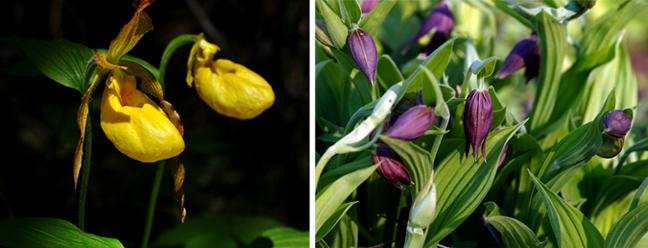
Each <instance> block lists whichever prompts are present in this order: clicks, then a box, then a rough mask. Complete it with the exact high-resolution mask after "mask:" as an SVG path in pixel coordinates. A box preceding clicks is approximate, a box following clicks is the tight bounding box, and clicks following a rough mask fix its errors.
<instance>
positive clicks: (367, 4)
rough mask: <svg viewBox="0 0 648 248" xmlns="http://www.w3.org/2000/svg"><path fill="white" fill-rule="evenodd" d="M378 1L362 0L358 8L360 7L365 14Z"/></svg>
mask: <svg viewBox="0 0 648 248" xmlns="http://www.w3.org/2000/svg"><path fill="white" fill-rule="evenodd" d="M378 3H380V1H379V0H364V1H362V6H361V7H360V9H362V14H366V13H369V12H371V10H373V8H375V7H376V5H378Z"/></svg>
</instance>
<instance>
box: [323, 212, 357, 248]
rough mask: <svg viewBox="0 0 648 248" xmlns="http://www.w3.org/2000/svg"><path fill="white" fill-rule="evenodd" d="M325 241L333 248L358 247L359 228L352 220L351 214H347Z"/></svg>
mask: <svg viewBox="0 0 648 248" xmlns="http://www.w3.org/2000/svg"><path fill="white" fill-rule="evenodd" d="M325 240H326V242H327V243H328V244H329V245H330V246H331V247H332V248H345V247H357V246H358V226H357V225H356V224H355V222H353V220H351V217H349V214H346V215H344V216H342V218H341V219H340V222H339V224H338V225H337V226H335V228H334V229H333V230H331V232H330V233H329V235H327V236H326V239H325Z"/></svg>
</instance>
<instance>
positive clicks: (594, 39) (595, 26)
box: [578, 0, 648, 58]
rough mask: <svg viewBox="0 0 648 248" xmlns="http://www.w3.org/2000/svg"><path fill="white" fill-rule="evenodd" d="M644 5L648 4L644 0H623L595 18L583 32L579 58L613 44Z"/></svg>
mask: <svg viewBox="0 0 648 248" xmlns="http://www.w3.org/2000/svg"><path fill="white" fill-rule="evenodd" d="M646 7H648V4H647V3H645V2H638V1H634V0H630V1H625V2H623V3H621V4H619V8H618V9H616V11H609V12H608V13H606V14H605V15H603V16H601V17H598V18H596V19H595V21H594V22H592V23H591V24H590V25H588V26H587V28H586V29H585V31H584V32H583V33H584V34H585V35H584V36H583V39H582V41H581V42H580V50H579V52H578V57H579V58H581V57H584V56H585V55H588V54H591V53H594V52H596V51H599V50H601V49H605V48H607V47H611V46H612V45H614V43H615V42H616V40H617V39H618V35H619V33H620V32H621V31H622V30H623V29H624V28H625V26H626V25H627V24H628V23H629V22H630V21H631V20H632V19H634V18H635V17H636V16H637V15H638V14H640V13H642V12H643V11H644V9H645V8H646Z"/></svg>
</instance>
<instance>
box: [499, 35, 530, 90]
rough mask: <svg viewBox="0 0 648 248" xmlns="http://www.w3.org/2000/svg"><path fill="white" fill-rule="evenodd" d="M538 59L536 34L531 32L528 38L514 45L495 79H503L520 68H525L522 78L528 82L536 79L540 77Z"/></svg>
mask: <svg viewBox="0 0 648 248" xmlns="http://www.w3.org/2000/svg"><path fill="white" fill-rule="evenodd" d="M540 57H541V54H540V44H539V43H538V34H537V33H536V32H533V33H532V34H531V36H530V37H529V38H526V39H524V40H521V41H520V42H518V43H517V44H515V46H514V47H513V50H511V53H509V55H508V56H507V57H506V59H505V60H504V62H503V63H502V67H500V69H499V71H497V74H496V75H495V77H497V78H503V77H506V76H508V75H511V74H513V73H514V72H516V71H518V70H520V69H522V67H526V71H525V72H524V77H525V78H526V81H527V82H529V80H531V79H533V78H537V77H538V76H539V75H540V60H541V58H540Z"/></svg>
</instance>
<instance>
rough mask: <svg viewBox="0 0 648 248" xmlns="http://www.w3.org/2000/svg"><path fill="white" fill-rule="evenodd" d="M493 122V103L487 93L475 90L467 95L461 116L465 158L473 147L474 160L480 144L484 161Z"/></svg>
mask: <svg viewBox="0 0 648 248" xmlns="http://www.w3.org/2000/svg"><path fill="white" fill-rule="evenodd" d="M492 122H493V103H492V100H491V97H490V95H489V94H488V91H486V90H484V89H476V90H473V91H472V92H470V94H468V97H467V98H466V106H465V108H464V114H463V124H464V131H465V133H466V157H468V152H470V146H472V147H473V153H474V155H475V160H477V153H478V152H477V150H478V149H479V145H480V144H481V146H482V148H481V150H482V156H483V157H484V161H486V138H487V137H488V132H489V131H490V128H491V123H492Z"/></svg>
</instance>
